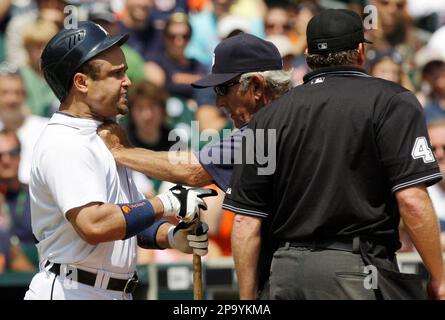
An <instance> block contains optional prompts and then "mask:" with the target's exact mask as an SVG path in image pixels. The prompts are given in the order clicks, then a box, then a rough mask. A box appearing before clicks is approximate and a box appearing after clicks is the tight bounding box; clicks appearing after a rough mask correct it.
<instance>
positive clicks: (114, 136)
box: [97, 121, 131, 151]
mask: <svg viewBox="0 0 445 320" xmlns="http://www.w3.org/2000/svg"><path fill="white" fill-rule="evenodd" d="M97 134H98V135H99V137H101V138H102V140H103V141H104V143H105V145H106V146H107V148H108V149H110V151H113V149H119V148H129V147H131V144H130V143H129V142H128V137H127V133H126V132H125V130H124V128H123V127H122V126H121V125H119V124H117V123H116V122H114V121H105V122H104V123H103V124H102V125H100V126H99V128H97Z"/></svg>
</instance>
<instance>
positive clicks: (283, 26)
mask: <svg viewBox="0 0 445 320" xmlns="http://www.w3.org/2000/svg"><path fill="white" fill-rule="evenodd" d="M264 30H265V33H266V36H271V35H277V34H279V35H285V36H288V34H289V32H290V31H291V24H290V15H289V11H288V10H286V7H284V6H273V7H269V9H268V10H267V11H266V17H265V19H264Z"/></svg>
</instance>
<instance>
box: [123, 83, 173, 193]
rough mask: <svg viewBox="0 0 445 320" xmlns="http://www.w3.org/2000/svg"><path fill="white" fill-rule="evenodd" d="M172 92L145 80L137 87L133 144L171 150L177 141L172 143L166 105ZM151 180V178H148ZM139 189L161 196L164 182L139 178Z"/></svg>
mask: <svg viewBox="0 0 445 320" xmlns="http://www.w3.org/2000/svg"><path fill="white" fill-rule="evenodd" d="M167 98H168V93H167V92H166V91H165V90H164V89H162V88H160V87H157V86H156V85H154V84H152V83H150V82H148V81H146V80H145V81H141V82H139V83H136V84H135V85H133V87H132V88H131V89H130V95H129V107H130V114H129V121H128V138H129V140H130V142H131V144H132V145H134V146H135V147H138V148H144V149H150V150H153V151H168V150H169V149H170V147H171V146H172V145H173V144H174V143H175V141H169V140H168V134H169V128H168V127H167V126H166V111H165V108H166V103H167ZM148 178H150V177H148ZM135 181H136V183H137V186H138V189H139V190H140V191H142V192H143V193H144V194H145V195H146V196H149V197H152V196H154V195H156V194H157V191H158V188H159V186H160V184H161V181H160V180H152V183H153V184H152V183H150V182H149V181H145V182H144V180H143V179H141V177H139V176H138V175H137V176H136V177H135Z"/></svg>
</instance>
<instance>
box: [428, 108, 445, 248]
mask: <svg viewBox="0 0 445 320" xmlns="http://www.w3.org/2000/svg"><path fill="white" fill-rule="evenodd" d="M428 133H429V136H430V139H431V146H432V147H433V152H434V154H435V156H436V159H437V162H439V168H440V171H441V173H442V175H443V176H445V117H443V118H441V119H438V120H436V121H433V122H431V123H430V124H429V125H428ZM428 193H429V195H430V197H431V200H432V201H433V206H434V209H435V210H436V213H437V215H438V217H439V219H440V225H441V231H442V233H441V242H442V249H443V250H445V229H444V226H445V182H444V180H442V181H440V182H439V183H437V184H435V185H434V186H431V187H429V188H428Z"/></svg>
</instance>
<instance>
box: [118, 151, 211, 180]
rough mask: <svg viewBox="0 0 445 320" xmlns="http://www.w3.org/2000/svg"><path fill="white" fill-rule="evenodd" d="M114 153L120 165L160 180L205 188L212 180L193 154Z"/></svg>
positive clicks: (172, 152)
mask: <svg viewBox="0 0 445 320" xmlns="http://www.w3.org/2000/svg"><path fill="white" fill-rule="evenodd" d="M112 153H113V156H114V158H115V159H116V161H117V162H118V163H120V164H122V165H124V166H126V167H128V168H131V169H133V170H136V171H139V172H142V173H143V174H145V175H147V176H149V177H152V178H155V179H158V180H163V181H170V182H173V183H177V184H183V185H188V186H193V187H202V186H205V185H207V184H209V183H210V182H211V180H212V179H211V178H210V176H209V175H208V173H207V172H206V171H205V170H204V168H203V167H202V166H201V164H200V163H199V162H198V161H197V160H196V158H195V156H194V155H193V154H192V153H191V152H174V151H170V152H155V151H151V150H147V149H142V148H120V149H113V150H112Z"/></svg>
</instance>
